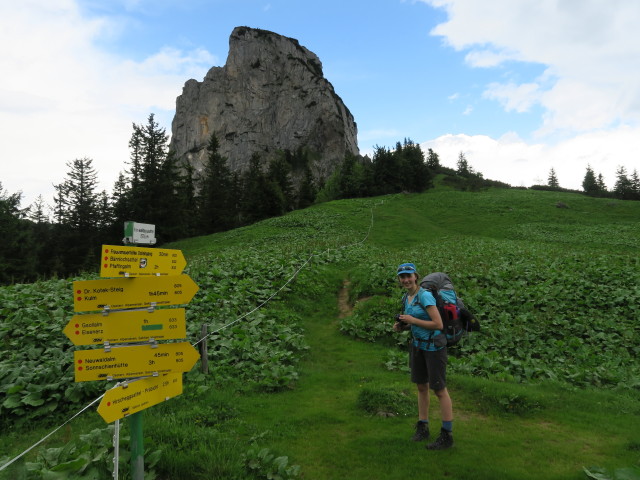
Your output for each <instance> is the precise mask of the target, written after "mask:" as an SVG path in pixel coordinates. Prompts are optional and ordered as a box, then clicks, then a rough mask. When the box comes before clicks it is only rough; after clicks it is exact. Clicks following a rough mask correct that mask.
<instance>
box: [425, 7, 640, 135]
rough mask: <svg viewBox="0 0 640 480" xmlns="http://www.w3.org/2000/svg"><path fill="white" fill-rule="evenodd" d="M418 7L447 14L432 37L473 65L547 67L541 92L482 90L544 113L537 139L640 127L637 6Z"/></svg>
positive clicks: (524, 87)
mask: <svg viewBox="0 0 640 480" xmlns="http://www.w3.org/2000/svg"><path fill="white" fill-rule="evenodd" d="M423 1H424V2H425V3H428V4H430V5H432V6H435V7H440V8H444V9H446V11H447V13H448V16H449V18H448V20H447V21H446V22H444V23H441V24H440V25H438V26H436V27H435V28H434V29H433V31H432V34H433V35H436V36H441V37H442V38H443V39H444V40H445V42H446V43H447V44H448V45H450V46H452V47H453V48H455V49H457V50H470V52H469V53H468V54H467V57H466V59H467V62H468V63H469V64H470V65H471V66H474V67H480V66H482V67H495V66H498V65H504V64H505V62H507V61H516V62H532V63H536V64H540V65H546V66H548V71H547V75H548V78H547V80H550V83H549V84H548V85H546V87H545V89H544V90H540V89H539V88H527V84H528V85H529V86H531V82H525V83H523V84H522V85H513V84H512V83H510V82H508V83H506V84H505V85H503V86H502V87H500V86H498V85H497V84H492V85H491V86H489V88H488V90H487V95H488V96H489V97H490V98H491V97H492V98H496V99H497V100H499V101H500V102H501V103H502V104H503V105H504V106H505V108H507V109H509V108H511V109H516V110H518V108H528V107H529V106H531V105H533V104H540V105H541V106H542V107H543V108H544V109H545V111H546V115H545V116H544V124H543V125H542V126H541V131H540V133H543V134H547V133H552V132H557V131H565V132H585V131H590V130H593V129H597V128H609V127H611V126H613V125H616V124H619V123H623V124H637V123H638V122H639V121H640V62H638V61H637V59H638V57H639V56H640V29H638V27H637V26H638V24H639V23H640V3H639V2H631V1H627V0H612V1H610V2H602V1H600V0H580V1H577V0H542V1H541V0H518V1H517V2H514V1H512V0H487V1H483V2H478V1H477V0H423ZM497 92H500V94H497ZM518 111H519V110H518Z"/></svg>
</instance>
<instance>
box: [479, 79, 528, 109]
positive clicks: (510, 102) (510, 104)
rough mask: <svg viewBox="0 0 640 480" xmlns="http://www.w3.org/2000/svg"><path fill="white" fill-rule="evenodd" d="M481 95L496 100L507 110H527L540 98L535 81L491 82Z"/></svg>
mask: <svg viewBox="0 0 640 480" xmlns="http://www.w3.org/2000/svg"><path fill="white" fill-rule="evenodd" d="M483 96H484V97H485V98H489V99H493V100H498V101H499V102H500V103H501V104H502V106H503V107H504V109H505V110H506V111H507V112H510V111H514V110H515V111H516V112H519V113H523V112H527V111H529V110H530V109H531V107H532V106H533V105H534V104H535V103H536V101H539V99H540V86H539V85H538V84H537V83H523V84H520V85H516V84H514V83H508V84H503V83H491V84H489V85H488V87H487V89H486V90H485V92H484V94H483Z"/></svg>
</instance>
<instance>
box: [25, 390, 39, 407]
mask: <svg viewBox="0 0 640 480" xmlns="http://www.w3.org/2000/svg"><path fill="white" fill-rule="evenodd" d="M22 403H24V404H25V405H31V406H32V407H39V406H40V405H42V404H43V403H44V399H43V398H42V396H41V394H40V392H31V393H30V394H29V395H26V396H24V397H22Z"/></svg>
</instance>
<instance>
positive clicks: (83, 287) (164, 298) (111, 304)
mask: <svg viewBox="0 0 640 480" xmlns="http://www.w3.org/2000/svg"><path fill="white" fill-rule="evenodd" d="M197 291H198V285H196V283H195V282H194V281H193V280H191V277H189V275H184V274H182V275H176V276H162V277H141V278H110V279H103V280H79V281H76V282H73V293H74V295H73V309H74V311H76V312H89V311H94V310H103V309H105V308H108V309H110V310H114V309H123V308H141V307H149V306H152V305H156V306H161V305H181V304H185V303H189V302H190V301H191V299H192V298H193V296H194V295H195V294H196V292H197Z"/></svg>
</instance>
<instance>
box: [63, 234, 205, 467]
mask: <svg viewBox="0 0 640 480" xmlns="http://www.w3.org/2000/svg"><path fill="white" fill-rule="evenodd" d="M124 241H125V243H127V242H129V243H138V244H139V243H143V244H154V243H155V225H148V224H137V223H135V222H126V223H125V239H124ZM101 253H102V254H101V262H100V276H101V277H111V278H104V279H102V280H81V281H76V282H73V309H74V311H75V312H96V311H99V310H102V313H86V314H80V315H74V316H73V318H72V319H71V320H70V321H69V322H68V323H67V325H66V326H65V328H64V330H63V332H64V334H65V335H66V336H67V337H68V338H69V339H70V340H71V341H72V342H73V344H74V345H92V344H101V343H102V344H105V348H101V349H90V350H76V351H75V352H74V354H73V358H74V372H75V381H76V382H88V381H92V380H115V379H133V380H129V381H126V382H124V383H122V384H118V385H116V386H115V387H114V388H112V389H111V390H109V391H107V392H106V393H105V394H104V396H103V398H102V401H101V402H100V406H99V407H98V413H99V414H100V415H101V416H102V418H103V419H104V420H105V422H107V423H111V422H119V420H120V419H121V418H123V417H125V416H126V417H128V421H129V427H130V431H131V435H130V446H131V478H133V479H135V480H142V479H143V478H144V458H143V457H144V453H143V452H144V442H143V434H142V414H141V413H140V412H141V411H142V410H144V409H146V408H149V407H151V406H153V405H157V404H158V403H161V402H163V401H165V400H168V399H169V398H172V397H175V396H177V395H180V394H181V393H182V374H183V373H184V372H188V371H189V370H191V368H193V366H194V365H195V363H196V362H197V361H198V359H199V358H200V354H199V353H198V351H197V350H196V349H195V348H194V347H193V346H192V345H191V344H190V343H188V342H180V343H161V344H158V343H157V341H158V340H175V339H180V338H185V337H186V336H187V335H186V321H185V309H184V308H160V309H156V308H155V307H161V306H169V305H182V304H187V303H189V302H190V301H191V299H192V298H193V296H194V295H195V294H196V292H197V291H198V285H196V284H195V282H194V281H193V280H192V279H191V278H190V277H189V276H188V275H184V274H182V271H183V270H184V268H185V266H186V261H185V259H184V256H183V255H182V252H181V251H180V250H171V249H160V248H142V247H139V246H136V245H128V246H124V247H122V246H118V245H103V246H102V252H101ZM148 307H153V308H148ZM132 342H137V343H138V342H148V343H145V344H142V345H127V344H128V343H132ZM117 429H118V427H116V431H117ZM117 448H118V447H117V445H116V449H117ZM116 465H117V462H116ZM114 476H115V477H116V478H117V468H116V470H115V471H114Z"/></svg>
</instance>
